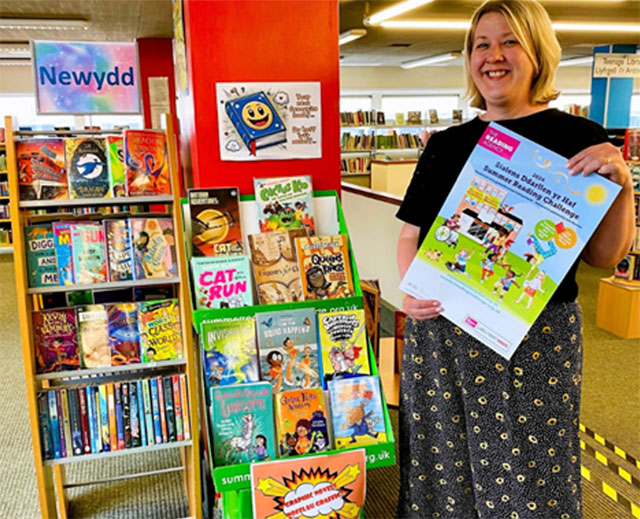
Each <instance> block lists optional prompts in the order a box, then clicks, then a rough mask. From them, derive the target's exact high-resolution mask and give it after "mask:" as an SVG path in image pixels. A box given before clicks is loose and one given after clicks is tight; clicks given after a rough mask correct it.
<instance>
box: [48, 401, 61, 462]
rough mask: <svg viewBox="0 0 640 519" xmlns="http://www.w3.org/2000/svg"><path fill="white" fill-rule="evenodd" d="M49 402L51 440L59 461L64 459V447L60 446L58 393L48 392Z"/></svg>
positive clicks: (55, 455)
mask: <svg viewBox="0 0 640 519" xmlns="http://www.w3.org/2000/svg"><path fill="white" fill-rule="evenodd" d="M47 398H48V400H49V423H50V427H51V440H52V443H53V457H54V458H55V459H59V458H61V457H62V447H61V445H60V424H59V419H58V405H57V403H56V392H55V391H47Z"/></svg>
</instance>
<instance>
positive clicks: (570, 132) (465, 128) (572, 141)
mask: <svg viewBox="0 0 640 519" xmlns="http://www.w3.org/2000/svg"><path fill="white" fill-rule="evenodd" d="M495 122H497V123H499V124H501V125H502V126H504V127H505V128H508V129H509V130H512V131H514V132H516V133H518V134H520V135H522V136H523V137H526V138H527V139H530V140H532V141H534V142H536V143H538V144H540V145H541V146H544V147H545V148H548V149H550V150H552V151H554V152H556V153H558V154H560V155H562V156H564V157H566V158H567V159H569V158H571V157H573V156H574V155H575V154H576V153H578V152H580V151H582V150H583V149H585V148H588V147H589V146H592V145H593V144H600V143H602V142H606V141H607V140H608V139H607V134H606V132H605V130H604V128H602V126H600V125H599V124H597V123H595V122H593V121H590V120H588V119H585V118H583V117H576V116H573V115H569V114H567V113H565V112H560V111H559V110H555V109H548V110H542V111H540V112H535V113H533V114H531V115H528V116H526V117H521V118H519V119H509V120H503V121H495ZM488 125H489V123H488V122H486V121H482V120H481V119H479V118H477V117H476V118H475V119H472V120H471V121H469V122H468V123H464V124H461V125H459V126H452V127H450V128H447V129H446V130H444V131H441V132H438V133H435V134H434V135H432V136H431V137H430V138H429V141H428V142H427V147H426V148H425V150H424V152H423V153H422V156H421V157H420V160H419V161H418V165H417V167H416V170H415V172H414V173H413V177H412V179H411V183H410V184H409V187H408V188H407V192H406V194H405V196H404V200H403V201H402V205H401V206H400V209H399V210H398V212H397V214H396V217H397V218H399V219H400V220H402V221H404V222H406V223H409V224H411V225H415V226H417V227H420V238H419V241H418V243H419V244H420V243H422V240H424V238H425V236H426V235H427V233H428V232H429V228H430V227H431V225H432V224H433V222H434V220H435V219H436V217H437V216H438V211H439V210H440V208H441V207H442V205H443V204H444V201H445V199H446V198H447V196H448V195H449V192H450V191H451V188H452V187H453V184H455V182H456V180H457V179H458V175H459V174H460V172H461V171H462V168H463V166H464V164H465V162H467V159H468V158H469V155H471V152H472V151H473V148H474V147H475V146H476V144H477V143H478V141H479V140H480V137H481V136H482V134H483V133H484V131H485V129H486V128H487V126H488ZM579 261H580V260H576V262H575V263H574V264H573V266H572V267H571V269H569V271H568V272H567V275H566V276H565V277H564V279H563V280H562V282H561V283H560V286H558V289H557V290H556V292H555V293H554V295H553V297H552V298H551V300H552V301H574V300H575V298H576V297H577V295H578V285H577V284H576V280H575V277H576V270H577V269H578V263H579Z"/></svg>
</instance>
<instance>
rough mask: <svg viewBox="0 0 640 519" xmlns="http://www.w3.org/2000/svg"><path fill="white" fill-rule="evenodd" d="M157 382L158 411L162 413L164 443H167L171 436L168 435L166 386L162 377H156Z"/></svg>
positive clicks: (161, 427) (161, 428)
mask: <svg viewBox="0 0 640 519" xmlns="http://www.w3.org/2000/svg"><path fill="white" fill-rule="evenodd" d="M156 384H157V386H158V412H159V413H160V431H161V432H162V443H167V442H168V441H169V437H168V436H167V412H166V409H165V403H164V386H163V385H162V377H160V376H158V377H156Z"/></svg>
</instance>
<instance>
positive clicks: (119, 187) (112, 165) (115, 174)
mask: <svg viewBox="0 0 640 519" xmlns="http://www.w3.org/2000/svg"><path fill="white" fill-rule="evenodd" d="M106 141H107V169H108V170H109V180H110V182H111V196H114V197H119V196H127V182H126V179H125V175H124V149H123V139H122V137H121V136H119V135H108V136H107V137H106Z"/></svg>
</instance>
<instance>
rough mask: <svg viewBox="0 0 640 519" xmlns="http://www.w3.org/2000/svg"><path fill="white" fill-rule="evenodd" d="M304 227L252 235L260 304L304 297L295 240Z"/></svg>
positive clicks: (300, 235) (251, 247)
mask: <svg viewBox="0 0 640 519" xmlns="http://www.w3.org/2000/svg"><path fill="white" fill-rule="evenodd" d="M302 236H306V230H305V229H295V230H292V231H288V232H287V231H275V232H267V233H260V234H250V235H249V248H250V249H251V261H252V267H253V275H254V277H255V279H256V287H257V290H258V300H259V301H260V304H261V305H270V304H276V303H287V302H295V301H301V300H302V285H301V284H300V268H299V266H298V262H297V260H296V250H295V245H294V242H293V240H294V239H295V238H297V237H302Z"/></svg>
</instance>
